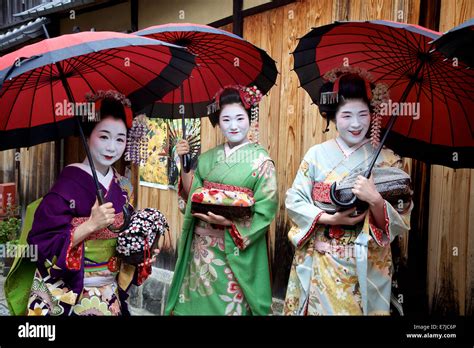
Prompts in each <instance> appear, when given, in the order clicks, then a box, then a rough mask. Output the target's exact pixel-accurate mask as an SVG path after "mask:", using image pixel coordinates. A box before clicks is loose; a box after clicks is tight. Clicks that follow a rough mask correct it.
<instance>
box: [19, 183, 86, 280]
mask: <svg viewBox="0 0 474 348" xmlns="http://www.w3.org/2000/svg"><path fill="white" fill-rule="evenodd" d="M74 210H75V209H74V202H69V201H67V200H65V199H64V198H63V197H62V196H60V195H58V194H57V193H54V192H50V193H48V194H47V195H46V196H45V197H44V198H43V200H42V202H41V204H40V205H39V207H38V209H37V211H36V213H35V218H34V222H33V227H32V229H31V232H30V234H29V236H28V243H29V244H31V245H37V247H38V268H39V269H42V270H44V271H46V270H47V269H48V268H49V273H50V275H51V276H52V277H54V278H69V277H71V276H73V274H72V273H71V272H73V273H77V272H79V271H80V270H81V269H82V268H83V243H80V244H79V245H77V246H76V247H74V248H72V247H71V246H72V239H73V238H72V237H73V233H74V230H75V229H76V227H77V226H78V225H79V223H77V222H76V223H74V221H73V220H76V219H73V218H74Z"/></svg>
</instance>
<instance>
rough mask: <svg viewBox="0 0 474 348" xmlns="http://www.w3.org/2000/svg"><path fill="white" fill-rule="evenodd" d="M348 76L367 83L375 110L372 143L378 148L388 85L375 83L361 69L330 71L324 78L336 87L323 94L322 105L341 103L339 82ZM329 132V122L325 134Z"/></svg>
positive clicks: (371, 131)
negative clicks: (382, 110) (359, 78)
mask: <svg viewBox="0 0 474 348" xmlns="http://www.w3.org/2000/svg"><path fill="white" fill-rule="evenodd" d="M346 74H357V75H359V76H360V77H361V78H362V79H364V81H365V90H366V93H367V98H368V99H369V100H370V105H371V106H372V109H373V114H372V115H371V130H370V141H371V144H372V146H373V147H377V146H378V144H379V143H380V130H381V128H382V116H381V114H380V111H381V109H382V105H383V104H384V103H387V102H388V99H389V93H388V87H387V85H385V84H383V83H375V82H374V81H375V80H374V78H373V77H372V75H371V74H370V73H369V72H367V71H366V70H364V69H362V68H360V67H352V66H341V67H337V68H334V69H332V70H330V71H328V72H327V73H326V74H324V76H323V78H324V79H325V80H326V81H330V82H332V83H333V84H334V86H333V90H332V91H330V92H323V93H321V96H320V104H322V105H325V104H335V103H338V102H339V95H338V94H339V81H340V79H341V76H343V75H346ZM371 84H374V85H375V87H374V88H373V89H371V87H370V85H371ZM342 97H343V96H341V98H342ZM323 116H324V115H323ZM328 130H329V120H328V126H326V130H325V131H324V132H323V133H326V132H327V131H328Z"/></svg>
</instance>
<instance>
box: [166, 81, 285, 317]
mask: <svg viewBox="0 0 474 348" xmlns="http://www.w3.org/2000/svg"><path fill="white" fill-rule="evenodd" d="M260 98H261V94H260V92H259V91H258V90H257V89H256V88H248V87H242V86H231V87H226V88H225V89H223V90H222V91H221V92H219V93H218V94H217V95H216V97H215V102H214V104H212V106H213V110H212V111H213V112H214V113H213V114H212V115H211V116H210V119H211V122H212V124H213V126H215V125H216V124H219V127H220V129H221V131H222V132H223V134H224V136H225V138H226V140H227V142H226V143H224V144H221V145H218V146H217V147H215V148H213V149H211V150H209V151H207V152H205V153H203V154H201V155H200V156H199V159H198V164H197V168H196V170H195V171H194V173H193V175H192V174H191V175H192V179H190V177H189V176H190V175H188V176H187V177H186V175H185V174H182V179H183V180H182V185H181V190H180V194H182V195H183V196H185V197H186V196H189V198H188V199H187V202H188V203H187V205H186V210H185V217H184V223H183V229H182V235H181V238H180V241H179V246H178V261H177V264H176V269H175V272H174V277H173V282H172V284H171V288H170V292H169V297H168V302H167V307H166V313H167V314H171V315H268V314H270V306H271V302H272V296H271V287H270V274H269V267H268V254H267V241H266V233H267V231H268V229H269V225H270V223H271V222H272V220H273V219H274V217H275V213H276V209H277V204H278V197H277V182H276V175H275V167H274V163H273V161H272V160H271V158H270V157H269V156H268V153H267V151H266V150H265V149H264V148H263V147H261V146H260V145H258V144H256V143H252V142H250V141H249V140H248V139H247V133H248V132H249V128H250V122H249V121H250V117H249V113H251V114H252V116H255V114H256V113H255V109H256V108H257V105H258V102H259V101H260ZM252 121H253V122H252V125H253V124H255V121H256V120H254V119H253V120H252ZM177 151H178V154H180V155H183V154H185V153H188V152H189V145H188V144H187V142H186V141H181V142H180V143H179V144H178V147H177ZM198 192H199V193H198ZM222 195H224V196H225V197H224V198H222ZM197 201H200V202H203V201H205V202H207V203H218V202H220V203H222V205H224V206H225V205H227V206H228V207H229V210H231V209H232V208H235V207H236V206H247V207H248V206H251V212H252V213H251V216H250V217H249V218H246V219H237V218H236V219H230V218H226V217H224V216H221V215H217V214H213V213H212V212H208V213H207V214H203V213H192V211H191V207H192V203H193V202H197ZM220 203H219V204H220Z"/></svg>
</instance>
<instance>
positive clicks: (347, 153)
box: [335, 137, 370, 157]
mask: <svg viewBox="0 0 474 348" xmlns="http://www.w3.org/2000/svg"><path fill="white" fill-rule="evenodd" d="M335 140H336V143H337V145H338V146H339V148H340V149H341V151H342V153H343V154H344V156H345V157H349V156H350V155H351V154H352V153H353V152H354V151H356V150H357V149H359V148H361V147H362V146H364V145H365V144H367V143H368V142H369V141H370V139H365V140H364V141H362V142H361V143H360V144H356V145H354V146H349V145H347V144H346V142H345V141H344V140H342V139H341V138H339V137H336V139H335Z"/></svg>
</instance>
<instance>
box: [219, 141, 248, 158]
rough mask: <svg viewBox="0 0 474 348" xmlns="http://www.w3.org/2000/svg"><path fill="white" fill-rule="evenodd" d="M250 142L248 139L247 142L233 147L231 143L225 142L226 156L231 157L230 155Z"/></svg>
mask: <svg viewBox="0 0 474 348" xmlns="http://www.w3.org/2000/svg"><path fill="white" fill-rule="evenodd" d="M248 143H250V141H247V142H246V143H243V144H240V145H237V146H234V147H233V148H230V146H229V143H225V144H224V153H225V157H226V158H227V157H229V156H230V155H232V154H233V153H234V152H235V151H237V150H238V149H240V148H241V147H244V146H245V145H247V144H248Z"/></svg>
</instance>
